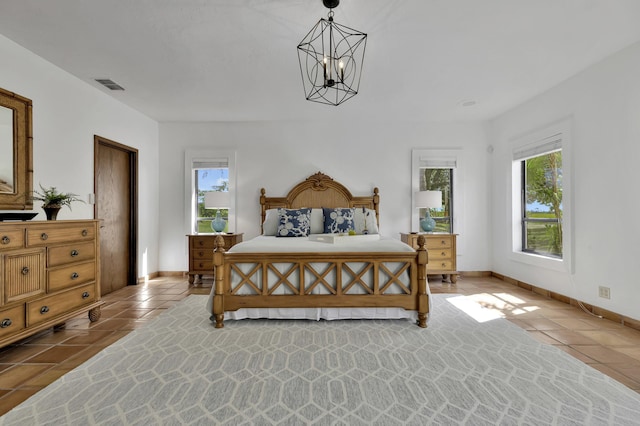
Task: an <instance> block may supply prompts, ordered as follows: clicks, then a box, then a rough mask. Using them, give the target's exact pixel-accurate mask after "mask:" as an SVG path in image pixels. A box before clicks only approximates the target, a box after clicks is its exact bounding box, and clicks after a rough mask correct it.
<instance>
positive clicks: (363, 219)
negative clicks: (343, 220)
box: [353, 207, 378, 235]
mask: <svg viewBox="0 0 640 426" xmlns="http://www.w3.org/2000/svg"><path fill="white" fill-rule="evenodd" d="M365 224H366V227H365ZM353 228H354V229H355V231H356V234H358V235H362V234H365V233H366V234H377V233H378V220H377V219H376V211H375V210H372V209H367V208H364V207H356V209H355V214H354V216H353ZM365 231H366V232H365Z"/></svg>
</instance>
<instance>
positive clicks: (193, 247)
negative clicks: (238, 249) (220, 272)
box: [187, 234, 243, 284]
mask: <svg viewBox="0 0 640 426" xmlns="http://www.w3.org/2000/svg"><path fill="white" fill-rule="evenodd" d="M242 235H243V234H197V235H187V237H189V272H188V274H189V284H193V282H194V281H195V277H196V275H197V276H198V279H200V280H201V279H202V275H205V274H206V275H213V247H214V244H215V241H216V237H218V236H221V237H222V238H223V239H224V249H225V250H229V249H230V248H231V247H233V246H234V245H236V244H238V243H240V242H242Z"/></svg>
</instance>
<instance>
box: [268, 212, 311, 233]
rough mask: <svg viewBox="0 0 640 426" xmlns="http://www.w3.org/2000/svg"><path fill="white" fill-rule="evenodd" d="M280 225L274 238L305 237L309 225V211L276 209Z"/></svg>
mask: <svg viewBox="0 0 640 426" xmlns="http://www.w3.org/2000/svg"><path fill="white" fill-rule="evenodd" d="M278 212H279V213H280V223H279V224H278V233H277V234H276V237H306V236H308V235H309V230H310V225H311V209H278Z"/></svg>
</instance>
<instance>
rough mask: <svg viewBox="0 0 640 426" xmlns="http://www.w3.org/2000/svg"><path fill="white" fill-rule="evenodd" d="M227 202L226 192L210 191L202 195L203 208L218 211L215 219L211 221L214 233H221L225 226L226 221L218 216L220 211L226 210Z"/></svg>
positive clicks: (227, 194)
mask: <svg viewBox="0 0 640 426" xmlns="http://www.w3.org/2000/svg"><path fill="white" fill-rule="evenodd" d="M229 200H230V198H229V193H228V192H222V191H210V192H206V193H205V194H204V208H205V209H218V211H217V213H216V217H215V219H213V220H212V221H211V229H213V230H214V231H215V232H222V231H224V228H225V226H227V221H226V220H224V219H223V218H222V216H221V215H220V209H228V208H229Z"/></svg>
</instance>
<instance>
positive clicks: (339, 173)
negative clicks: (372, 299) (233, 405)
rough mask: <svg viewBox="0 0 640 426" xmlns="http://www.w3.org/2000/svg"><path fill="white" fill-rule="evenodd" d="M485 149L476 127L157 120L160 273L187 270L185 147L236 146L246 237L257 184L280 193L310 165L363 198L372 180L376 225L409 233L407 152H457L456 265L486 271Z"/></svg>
mask: <svg viewBox="0 0 640 426" xmlns="http://www.w3.org/2000/svg"><path fill="white" fill-rule="evenodd" d="M354 102H357V99H355V100H354ZM309 107H310V108H316V109H317V110H318V114H319V115H322V114H334V113H335V110H336V109H335V108H330V107H327V106H325V105H317V104H309ZM327 111H329V112H327ZM321 118H322V117H321ZM486 146H487V145H486V131H485V128H484V127H483V126H482V125H480V124H467V125H456V124H439V125H426V124H417V123H409V122H401V121H392V122H387V123H377V122H366V123H363V122H356V123H351V122H348V118H347V119H346V120H342V119H340V117H339V116H332V117H331V119H328V120H327V121H324V122H323V121H318V122H251V123H247V122H239V123H191V124H190V123H161V124H160V165H161V170H162V174H161V176H160V187H161V188H162V191H161V195H160V197H161V198H160V202H161V205H162V206H163V208H162V212H161V216H160V222H161V223H162V232H161V235H160V265H161V266H160V269H161V270H163V271H183V270H186V269H187V263H188V262H187V251H186V238H185V234H186V233H187V232H188V230H187V229H185V225H184V223H185V217H184V206H183V203H182V200H184V180H183V179H184V178H183V176H184V161H183V158H184V153H185V149H216V148H218V149H224V150H228V149H231V150H235V151H236V152H237V163H236V165H237V179H238V180H237V188H238V197H237V229H236V231H237V232H243V233H244V234H245V235H244V237H245V239H247V238H252V237H254V236H256V235H258V234H259V232H260V210H259V195H260V188H262V187H264V188H265V189H266V191H267V196H284V195H286V193H287V192H288V191H289V190H290V189H291V187H292V186H293V185H294V184H295V183H298V182H299V181H301V180H304V179H305V178H307V177H308V176H309V175H311V174H313V173H315V172H318V171H321V172H323V173H326V174H328V175H329V176H331V177H332V178H334V179H335V180H337V181H339V182H341V183H343V184H344V185H346V186H347V187H348V188H349V189H350V190H351V192H352V193H353V194H354V195H368V194H371V192H372V190H373V188H374V187H376V186H377V187H378V188H379V189H380V200H381V206H380V224H381V226H380V231H381V233H382V234H384V235H387V236H391V237H395V238H400V236H399V233H400V232H409V231H411V214H412V213H413V211H412V205H411V202H412V199H411V150H412V148H461V150H460V156H461V161H462V162H463V163H464V168H465V170H464V171H463V173H464V175H465V179H466V182H467V184H466V185H465V202H464V206H465V210H464V211H460V212H459V214H460V217H461V218H462V222H463V223H462V224H461V229H464V234H463V235H461V236H460V237H459V241H460V245H459V250H458V251H459V254H460V256H459V258H458V268H459V269H460V270H466V271H478V270H482V271H484V270H489V269H490V265H491V263H490V257H489V252H488V250H486V247H487V244H488V243H487V241H488V239H489V238H490V232H489V229H488V224H489V216H488V210H489V200H488V197H487V196H486V194H487V193H488V192H489V188H488V184H489V178H488V169H487V155H488V154H487V152H486Z"/></svg>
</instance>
